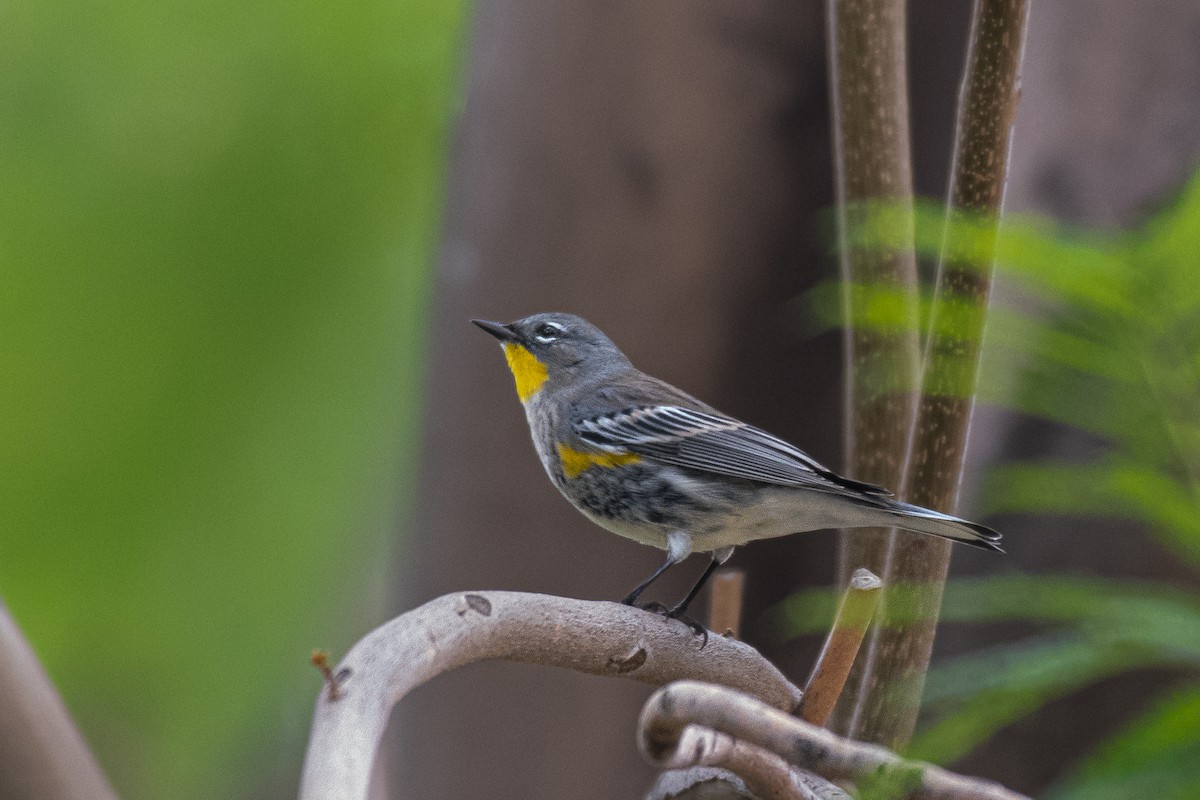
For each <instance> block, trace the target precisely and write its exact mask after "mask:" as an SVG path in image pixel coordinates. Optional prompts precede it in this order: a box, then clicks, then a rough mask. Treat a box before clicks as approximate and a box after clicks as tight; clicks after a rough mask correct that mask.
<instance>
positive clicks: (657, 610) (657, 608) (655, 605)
mask: <svg viewBox="0 0 1200 800" xmlns="http://www.w3.org/2000/svg"><path fill="white" fill-rule="evenodd" d="M638 608H640V609H641V610H642V611H649V612H650V613H651V614H659V615H661V616H664V617H665V616H667V614H669V613H670V611H671V609H669V608H667V607H666V606H664V605H663V604H662V603H660V602H658V601H657V600H651V601H650V602H649V603H642V604H641V605H640V606H638Z"/></svg>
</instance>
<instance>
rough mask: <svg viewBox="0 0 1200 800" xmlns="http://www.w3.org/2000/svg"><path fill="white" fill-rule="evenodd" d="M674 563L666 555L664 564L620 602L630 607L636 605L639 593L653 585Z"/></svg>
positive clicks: (673, 560) (672, 559)
mask: <svg viewBox="0 0 1200 800" xmlns="http://www.w3.org/2000/svg"><path fill="white" fill-rule="evenodd" d="M674 563H676V562H675V559H674V558H672V557H671V556H670V555H668V556H667V561H666V563H665V564H663V565H662V566H661V567H659V568H658V569H656V570H654V574H653V575H651V576H650V577H649V578H646V580H644V581H642V582H641V583H639V584H638V585H637V587H636V588H635V589H634V590H633V591H632V592H630V593H629V594H627V595H625V599H624V600H622V601H621V602H622V603H624V604H625V605H627V606H631V605H633V604H634V603H636V602H637V599H638V597H639V596H640V595H641V593H642V592H644V591H645V590H646V587H647V586H649V585H650V584H652V583H654V582H655V581H656V580H658V577H659V576H660V575H662V574H663V573H664V572H666V571H667V568H668V567H670V566H671V565H672V564H674Z"/></svg>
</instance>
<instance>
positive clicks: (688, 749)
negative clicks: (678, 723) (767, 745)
mask: <svg viewBox="0 0 1200 800" xmlns="http://www.w3.org/2000/svg"><path fill="white" fill-rule="evenodd" d="M659 754H660V755H661V759H660V760H659V761H657V762H656V764H657V765H658V766H661V767H663V768H665V769H686V768H688V767H719V768H721V769H726V770H729V771H730V772H732V773H734V774H735V775H737V776H739V777H740V778H741V779H742V780H743V781H745V783H746V788H747V789H749V790H750V792H751V793H752V794H753V795H754V796H755V797H757V798H758V799H759V800H807V798H806V797H805V796H804V794H803V793H802V790H801V789H800V787H799V784H798V783H797V782H796V781H795V780H794V779H793V778H792V771H791V767H790V766H789V765H788V763H787V762H786V761H784V760H783V759H782V758H780V757H779V756H777V755H775V754H774V753H769V752H767V751H766V750H763V749H762V748H759V747H755V746H754V745H751V744H747V743H745V742H739V741H738V740H736V739H734V738H733V737H732V736H729V735H728V734H724V733H719V732H717V731H714V730H712V729H710V728H704V727H700V726H698V725H688V726H686V727H685V728H683V729H682V730H681V731H679V737H678V739H676V740H675V742H674V743H673V746H672V747H670V748H664V749H662V750H660V751H659Z"/></svg>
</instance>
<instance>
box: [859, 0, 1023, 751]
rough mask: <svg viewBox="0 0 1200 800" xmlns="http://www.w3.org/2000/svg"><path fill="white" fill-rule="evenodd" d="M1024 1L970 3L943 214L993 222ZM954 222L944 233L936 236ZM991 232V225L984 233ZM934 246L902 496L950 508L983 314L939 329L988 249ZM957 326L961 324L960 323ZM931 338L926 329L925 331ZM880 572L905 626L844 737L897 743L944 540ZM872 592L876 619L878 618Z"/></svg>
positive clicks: (874, 664)
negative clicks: (935, 263) (896, 597)
mask: <svg viewBox="0 0 1200 800" xmlns="http://www.w3.org/2000/svg"><path fill="white" fill-rule="evenodd" d="M1027 12H1028V3H1027V0H976V2H975V7H974V12H973V14H972V20H971V33H970V42H969V44H968V49H967V60H966V69H965V71H964V74H963V82H962V87H961V90H960V94H959V101H958V116H957V122H956V127H955V139H954V142H955V144H954V160H953V163H952V167H951V175H950V190H949V204H948V206H949V207H948V209H947V215H948V217H950V218H953V217H954V216H955V215H956V214H958V213H960V212H961V211H964V210H965V211H970V212H971V213H973V214H980V213H982V214H985V215H986V214H990V215H993V218H994V220H995V222H994V223H993V224H994V225H995V224H998V221H999V215H1000V210H1001V206H1002V199H1003V194H1004V182H1005V178H1006V176H1007V173H1008V156H1009V140H1010V136H1011V133H1012V126H1013V121H1014V119H1015V117H1016V109H1017V100H1018V98H1019V96H1020V88H1019V87H1020V65H1021V54H1022V50H1023V47H1024V41H1025V28H1026V20H1027ZM954 227H955V226H953V225H949V226H947V231H948V233H947V235H948V236H949V235H950V233H949V232H950V231H951V230H952V229H953V228H954ZM993 229H994V228H993ZM952 251H953V248H952V247H951V246H950V242H947V245H946V246H945V247H944V249H943V257H942V259H941V263H939V267H938V280H937V284H936V286H935V302H934V305H933V311H932V319H931V321H930V323H929V330H930V331H931V333H930V335H929V337H928V342H927V354H926V359H925V365H924V372H923V378H922V391H921V401H920V404H919V409H918V414H917V427H916V435H915V437H914V439H913V449H912V453H911V454H910V464H909V469H908V473H909V474H908V477H909V483H908V485H907V486H906V487H905V492H904V494H905V496H906V497H907V498H908V499H909V500H910V501H911V502H913V503H917V504H918V505H922V506H928V507H930V508H935V509H938V510H939V511H947V512H951V513H953V512H954V511H955V507H956V506H957V504H958V492H959V487H960V485H961V482H962V469H963V463H964V456H965V452H966V440H967V432H968V430H969V427H970V424H969V423H970V419H971V411H972V408H973V394H974V389H975V383H976V378H977V375H978V368H979V344H980V341H981V339H982V334H983V322H984V319H985V314H983V313H980V314H977V315H960V316H962V318H963V320H964V321H963V322H961V323H960V324H959V325H957V326H955V327H953V329H952V332H947V331H950V330H951V326H948V325H946V324H944V323H942V322H941V318H942V315H944V314H946V313H951V312H949V311H948V310H947V309H948V308H950V307H954V308H959V309H961V308H962V307H963V306H971V307H977V308H980V309H983V308H986V306H987V302H988V294H989V291H990V288H991V267H992V263H991V262H992V254H991V252H984V253H982V254H981V258H980V261H979V263H974V264H963V263H954V262H953V261H951V260H948V259H947V258H946V257H945V253H947V252H952ZM968 320H969V321H968ZM934 332H936V333H934ZM895 540H896V546H895V548H894V549H893V553H892V557H891V558H890V559H889V561H888V568H887V571H886V572H884V573H883V577H884V584H885V585H886V586H888V587H893V586H914V587H918V596H917V599H916V608H915V609H912V608H906V613H911V612H913V611H915V612H916V613H915V617H916V619H915V621H914V622H912V623H910V624H908V625H906V626H893V625H885V624H881V625H877V626H876V627H875V628H874V630H873V631H872V634H871V637H870V639H869V640H868V643H867V651H866V655H865V657H864V659H863V667H862V671H863V674H864V679H863V681H862V682H861V684H860V685H859V686H858V692H857V703H856V704H855V708H854V715H853V718H852V720H851V724H850V725H849V726H848V728H847V730H848V731H849V733H850V734H851V735H853V736H854V737H855V738H858V739H861V740H863V741H869V742H879V743H882V744H886V745H888V746H890V747H899V746H902V745H903V744H904V743H905V742H907V741H908V739H909V738H910V737H911V736H912V731H913V728H914V726H915V725H916V718H917V711H918V709H919V707H920V699H921V693H922V691H923V690H924V682H925V672H926V671H927V670H928V667H929V658H930V654H931V653H932V650H933V638H934V633H935V631H936V628H937V619H938V611H939V609H940V606H941V600H942V590H943V588H944V585H945V581H946V574H947V572H948V570H949V567H950V548H951V544H950V542H948V541H946V540H944V539H936V538H933V537H930V536H922V535H920V534H914V533H906V532H903V531H900V532H897V533H896V534H895ZM888 609H889V603H888V591H887V590H885V591H884V597H883V601H882V610H881V613H880V618H881V621H886V620H887V618H888V614H889V611H888Z"/></svg>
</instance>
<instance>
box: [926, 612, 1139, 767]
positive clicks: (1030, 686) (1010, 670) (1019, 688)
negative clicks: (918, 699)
mask: <svg viewBox="0 0 1200 800" xmlns="http://www.w3.org/2000/svg"><path fill="white" fill-rule="evenodd" d="M1140 661H1141V659H1139V658H1138V657H1137V655H1136V654H1134V653H1131V652H1129V651H1125V650H1122V649H1120V648H1115V647H1112V646H1104V645H1101V646H1097V643H1096V642H1094V641H1092V640H1090V638H1089V637H1087V636H1081V635H1077V634H1071V635H1065V636H1057V635H1056V636H1053V637H1049V638H1046V639H1037V640H1033V641H1025V642H1021V643H1019V644H1011V645H1006V646H1003V647H998V648H994V649H992V650H989V651H986V652H983V653H977V654H974V655H972V656H969V657H966V658H960V659H957V660H955V661H954V662H952V663H951V664H950V665H948V666H944V667H936V668H934V669H933V670H931V671H930V673H929V676H928V678H927V680H926V683H925V699H926V703H927V704H929V706H931V707H932V710H933V712H934V714H935V715H939V717H940V718H939V719H938V721H937V723H936V724H934V725H933V726H932V727H930V728H928V729H926V730H924V731H922V732H920V733H919V734H918V735H917V736H916V737H915V738H914V739H913V741H912V743H911V744H910V746H909V749H908V755H909V756H911V757H912V758H917V759H922V760H927V761H937V762H941V763H946V762H950V761H954V760H957V759H959V758H961V757H962V756H964V755H966V754H967V753H969V752H970V751H971V750H973V749H974V748H975V747H977V746H978V745H979V744H981V743H982V742H984V741H986V740H987V739H988V738H989V737H990V736H991V735H992V734H994V733H995V732H996V731H997V730H999V729H1000V728H1002V727H1004V726H1005V725H1008V724H1010V723H1012V722H1014V721H1015V720H1017V719H1020V718H1021V717H1024V716H1026V715H1027V714H1030V713H1032V712H1034V711H1036V710H1037V709H1039V708H1041V707H1042V706H1043V705H1045V704H1046V703H1047V702H1049V701H1050V700H1053V699H1055V698H1057V697H1061V696H1062V695H1065V694H1067V693H1069V692H1071V691H1074V690H1076V689H1078V688H1080V687H1082V686H1085V685H1087V684H1089V683H1092V682H1093V681H1096V680H1099V679H1100V678H1102V677H1105V676H1107V675H1112V674H1115V673H1118V672H1121V671H1124V670H1126V669H1129V668H1130V667H1132V666H1135V665H1137V664H1138V663H1140Z"/></svg>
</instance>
